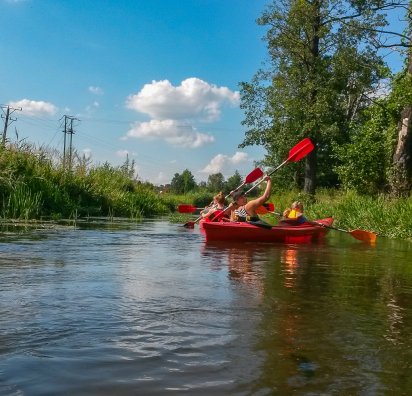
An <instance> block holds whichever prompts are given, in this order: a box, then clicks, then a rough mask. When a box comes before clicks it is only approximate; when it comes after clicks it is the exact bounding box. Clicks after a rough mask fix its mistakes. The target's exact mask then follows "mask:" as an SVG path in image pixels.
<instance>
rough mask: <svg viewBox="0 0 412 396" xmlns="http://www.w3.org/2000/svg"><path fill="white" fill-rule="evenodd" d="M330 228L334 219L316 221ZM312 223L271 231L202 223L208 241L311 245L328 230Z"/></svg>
mask: <svg viewBox="0 0 412 396" xmlns="http://www.w3.org/2000/svg"><path fill="white" fill-rule="evenodd" d="M316 222H317V223H320V224H323V225H324V226H326V227H328V226H331V225H332V223H333V218H332V217H327V218H324V219H320V220H316ZM326 227H322V226H321V225H314V224H313V222H312V223H303V224H300V225H276V226H273V227H272V228H270V229H267V228H263V227H261V226H257V225H253V224H251V223H246V222H218V223H215V222H202V230H203V233H204V234H205V237H206V241H237V242H280V243H310V242H314V241H317V240H319V239H321V238H323V237H324V236H325V235H326V233H327V232H328V228H326Z"/></svg>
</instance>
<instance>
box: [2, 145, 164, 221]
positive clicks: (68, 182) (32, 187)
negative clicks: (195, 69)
mask: <svg viewBox="0 0 412 396" xmlns="http://www.w3.org/2000/svg"><path fill="white" fill-rule="evenodd" d="M0 204H1V207H0V216H1V217H2V218H3V219H4V218H7V219H21V220H28V219H45V218H51V219H60V218H78V217H87V216H109V217H115V216H116V217H117V216H119V217H122V216H124V217H128V218H139V217H142V216H152V215H155V214H161V213H165V212H167V211H168V210H169V209H168V207H167V203H166V202H164V201H163V200H160V199H159V198H158V194H157V192H156V191H155V189H154V187H153V186H152V185H151V184H145V183H141V182H139V181H137V180H136V179H135V178H134V169H133V164H130V163H128V162H126V163H125V164H124V165H123V166H120V167H113V166H111V165H110V164H108V163H105V164H103V165H99V166H90V165H89V164H88V163H87V161H86V160H85V159H84V158H83V159H82V158H77V160H75V161H73V164H72V167H71V169H70V170H69V169H64V167H63V166H62V160H61V158H60V155H59V153H57V152H53V151H49V150H47V149H45V148H36V147H35V146H33V145H30V144H27V143H21V144H19V145H16V144H14V145H7V147H6V146H2V147H0Z"/></svg>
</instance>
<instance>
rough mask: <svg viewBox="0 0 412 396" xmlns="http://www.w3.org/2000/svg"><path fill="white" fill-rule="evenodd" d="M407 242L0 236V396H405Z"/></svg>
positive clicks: (409, 303)
mask: <svg viewBox="0 0 412 396" xmlns="http://www.w3.org/2000/svg"><path fill="white" fill-rule="evenodd" d="M411 258H412V245H411V244H410V243H408V242H404V241H390V240H385V239H380V240H379V241H378V244H377V245H376V246H368V245H366V244H364V243H362V242H360V241H358V240H356V239H354V238H352V237H351V236H350V235H349V234H345V233H340V232H334V231H331V232H330V233H329V235H328V236H327V238H326V239H325V241H324V242H323V243H321V244H309V245H282V244H277V245H268V244H227V243H226V244H222V243H213V244H212V243H205V241H204V236H203V235H202V233H201V232H199V230H198V229H197V228H196V229H195V230H188V229H186V228H184V227H182V225H181V224H172V223H170V222H168V221H167V219H155V220H147V221H144V222H142V223H104V222H93V223H84V224H79V225H77V226H76V227H58V228H48V229H47V228H46V229H40V230H26V231H24V232H20V233H17V234H16V233H14V232H13V233H12V232H10V231H8V232H5V233H3V234H2V235H1V236H0V290H1V295H0V296H1V298H0V318H1V319H0V323H1V325H0V354H1V359H0V394H4V395H73V394H76V395H114V394H119V395H120V394H121V395H165V394H170V395H181V394H187V395H202V394H204V395H210V394H214V395H273V394H279V395H284V394H292V393H293V394H302V395H305V394H306V395H314V394H330V395H332V394H336V395H341V394H365V395H386V394H396V395H401V394H405V395H408V394H411V393H412V376H411V374H412V348H411V347H412V345H411V344H412V341H411V340H412V337H411V336H410V335H411V333H412V260H411Z"/></svg>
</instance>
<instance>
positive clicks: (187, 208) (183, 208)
mask: <svg viewBox="0 0 412 396" xmlns="http://www.w3.org/2000/svg"><path fill="white" fill-rule="evenodd" d="M177 210H178V211H179V213H193V212H196V210H197V208H196V206H193V205H184V204H183V205H179V206H178V207H177Z"/></svg>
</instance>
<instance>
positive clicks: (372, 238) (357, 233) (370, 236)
mask: <svg viewBox="0 0 412 396" xmlns="http://www.w3.org/2000/svg"><path fill="white" fill-rule="evenodd" d="M259 210H260V212H259V214H274V215H276V216H279V217H281V216H282V215H281V214H280V213H277V212H274V211H273V210H267V209H266V208H265V207H264V206H260V207H259ZM290 220H291V221H290V223H293V219H290ZM283 222H285V223H287V222H288V220H287V219H286V220H283ZM305 222H306V223H309V224H312V225H316V226H320V227H323V228H329V229H331V230H335V231H341V232H346V233H347V234H350V235H352V236H353V237H354V238H356V239H359V240H360V241H363V242H367V243H371V244H373V243H375V242H376V238H377V235H376V234H375V233H373V232H371V231H364V230H352V231H350V230H344V229H342V228H337V227H332V226H328V225H326V224H322V223H318V222H317V221H310V220H306V221H305Z"/></svg>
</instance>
